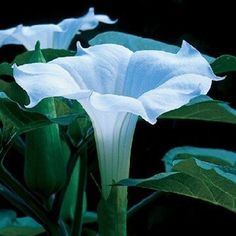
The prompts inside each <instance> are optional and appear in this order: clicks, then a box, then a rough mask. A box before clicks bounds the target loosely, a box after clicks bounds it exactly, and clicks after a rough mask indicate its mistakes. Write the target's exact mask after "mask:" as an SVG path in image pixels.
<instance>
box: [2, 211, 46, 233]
mask: <svg viewBox="0 0 236 236" xmlns="http://www.w3.org/2000/svg"><path fill="white" fill-rule="evenodd" d="M43 232H45V230H44V229H43V227H42V226H41V225H40V224H38V223H37V222H36V221H34V220H33V219H32V218H30V217H19V218H17V217H16V213H15V212H14V211H12V210H1V211H0V235H6V236H34V235H37V234H40V233H43Z"/></svg>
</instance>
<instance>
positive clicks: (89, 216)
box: [83, 211, 98, 223]
mask: <svg viewBox="0 0 236 236" xmlns="http://www.w3.org/2000/svg"><path fill="white" fill-rule="evenodd" d="M97 220H98V216H97V213H96V212H93V211H86V212H85V214H84V216H83V221H84V223H95V222H97Z"/></svg>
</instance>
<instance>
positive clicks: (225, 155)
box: [162, 146, 236, 172]
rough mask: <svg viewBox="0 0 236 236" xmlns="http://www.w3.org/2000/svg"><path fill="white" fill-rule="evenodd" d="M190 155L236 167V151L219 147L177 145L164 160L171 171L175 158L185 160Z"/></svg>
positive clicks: (167, 169) (167, 168) (166, 167)
mask: <svg viewBox="0 0 236 236" xmlns="http://www.w3.org/2000/svg"><path fill="white" fill-rule="evenodd" d="M189 157H195V158H196V159H198V160H202V161H206V162H210V163H213V164H217V165H221V166H229V167H236V153H235V152H231V151H227V150H223V149H217V148H198V147H191V146H182V147H176V148H173V149H171V150H170V151H168V152H167V153H166V154H165V156H164V157H163V158H162V160H163V161H164V163H165V169H166V171H167V172H169V171H171V169H172V167H173V162H174V161H175V160H183V159H187V158H189Z"/></svg>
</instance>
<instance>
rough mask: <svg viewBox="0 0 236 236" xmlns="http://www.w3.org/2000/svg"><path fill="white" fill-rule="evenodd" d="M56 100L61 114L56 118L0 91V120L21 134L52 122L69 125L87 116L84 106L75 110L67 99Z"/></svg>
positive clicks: (5, 125)
mask: <svg viewBox="0 0 236 236" xmlns="http://www.w3.org/2000/svg"><path fill="white" fill-rule="evenodd" d="M56 100H57V104H56V109H57V113H58V114H59V115H58V117H56V118H52V117H50V116H47V114H44V115H42V114H40V113H36V112H34V109H24V108H22V107H20V106H19V105H17V104H16V103H15V102H14V101H12V100H11V99H9V97H8V96H7V95H6V94H5V93H3V92H0V120H1V121H2V122H3V127H8V129H9V130H11V133H17V134H21V133H24V132H28V131H30V130H33V129H36V128H40V127H43V126H45V125H48V124H51V123H52V122H54V123H58V124H61V125H68V124H70V123H71V122H72V121H73V120H74V119H75V118H77V117H82V116H85V111H84V110H83V109H82V108H81V110H73V109H72V108H71V107H69V106H67V105H66V104H65V103H64V102H63V101H65V100H63V99H62V100H60V99H59V98H58V99H56Z"/></svg>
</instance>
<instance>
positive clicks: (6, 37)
mask: <svg viewBox="0 0 236 236" xmlns="http://www.w3.org/2000/svg"><path fill="white" fill-rule="evenodd" d="M60 31H61V29H60V27H58V26H57V25H53V24H42V25H33V26H23V25H18V26H17V27H15V28H11V29H8V30H1V31H0V43H1V44H0V46H1V45H6V44H22V45H24V46H25V48H26V49H28V50H33V49H34V47H35V44H36V42H37V41H40V47H41V48H51V47H53V34H54V32H60Z"/></svg>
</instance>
